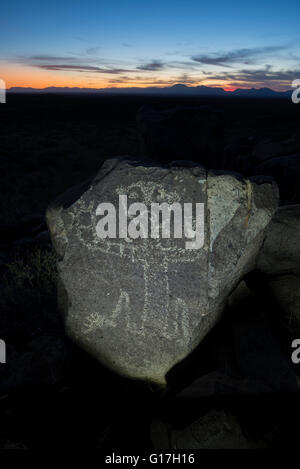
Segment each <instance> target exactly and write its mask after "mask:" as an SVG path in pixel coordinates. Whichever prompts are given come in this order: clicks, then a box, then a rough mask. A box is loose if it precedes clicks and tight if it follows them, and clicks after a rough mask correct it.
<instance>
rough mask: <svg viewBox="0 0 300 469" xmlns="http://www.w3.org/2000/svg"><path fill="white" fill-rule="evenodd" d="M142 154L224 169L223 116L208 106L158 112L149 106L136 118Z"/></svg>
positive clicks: (148, 156) (180, 107) (174, 108)
mask: <svg viewBox="0 0 300 469" xmlns="http://www.w3.org/2000/svg"><path fill="white" fill-rule="evenodd" d="M136 120H137V126H138V131H139V138H140V143H141V153H142V155H143V156H144V157H147V158H152V159H159V160H168V161H173V160H182V159H184V158H185V155H189V156H188V158H189V159H191V160H193V161H198V162H199V163H201V164H203V165H205V166H206V167H208V168H214V169H216V168H223V148H224V119H223V112H222V111H216V110H213V109H211V108H209V107H208V106H197V107H196V106H194V107H192V106H177V107H173V108H169V109H165V110H158V109H155V108H153V107H152V106H148V105H145V106H143V107H142V108H141V109H139V111H138V112H137V116H136Z"/></svg>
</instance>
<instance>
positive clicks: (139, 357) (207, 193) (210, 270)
mask: <svg viewBox="0 0 300 469" xmlns="http://www.w3.org/2000/svg"><path fill="white" fill-rule="evenodd" d="M124 194H126V195H127V202H128V207H129V206H130V205H131V204H132V203H136V202H138V203H144V204H145V205H146V207H147V208H149V211H150V206H151V203H159V204H161V203H164V202H165V203H168V204H170V205H171V204H173V203H178V204H181V205H180V206H183V204H184V203H191V204H196V203H203V204H204V216H205V219H204V244H203V246H202V247H200V248H199V249H187V248H186V241H187V239H186V238H184V237H183V238H174V237H173V236H172V234H173V222H174V219H173V218H172V219H171V238H169V239H167V238H164V239H162V238H161V237H159V238H156V239H153V238H150V237H149V238H137V239H132V238H131V237H129V236H128V238H127V239H124V238H121V239H120V238H119V237H116V238H114V239H111V238H106V239H101V238H99V236H98V235H97V226H98V222H99V219H101V217H100V216H99V215H97V214H96V210H97V207H98V206H99V204H100V203H104V202H110V203H112V204H113V205H114V206H115V207H116V209H117V211H118V208H119V201H120V199H119V196H120V195H124ZM277 202H278V193H277V187H276V185H274V183H267V184H264V183H261V181H256V182H255V181H253V182H250V181H249V180H243V179H238V178H237V177H236V175H232V174H219V175H218V174H213V173H207V172H206V171H205V170H204V169H203V168H202V167H200V166H197V165H194V164H190V165H189V166H180V164H179V163H176V162H175V163H173V164H172V165H171V166H170V165H169V166H159V165H154V164H151V165H150V164H146V163H143V162H134V161H133V160H129V159H126V158H120V159H112V160H108V161H106V162H105V164H104V165H103V166H102V168H101V170H100V171H99V173H98V174H97V176H96V177H95V179H94V180H93V182H92V183H91V184H89V185H85V186H83V187H82V188H81V189H80V190H79V192H78V193H77V194H76V191H75V192H73V193H71V194H69V195H66V196H65V197H63V198H62V199H61V201H57V202H56V203H55V204H53V205H52V206H51V207H50V208H49V209H48V212H47V222H48V225H49V228H50V232H51V238H52V241H53V244H54V247H55V249H56V252H57V255H58V271H59V307H60V309H61V310H62V312H63V314H64V318H65V325H66V330H67V332H68V334H69V336H70V337H71V338H72V339H73V340H74V341H75V342H76V343H78V344H79V345H80V346H82V347H83V348H84V349H85V350H87V351H88V352H90V353H91V354H92V355H93V356H95V357H96V358H97V359H98V360H99V361H101V362H102V363H103V364H105V365H106V366H108V367H110V368H111V369H113V370H115V371H116V372H118V373H120V374H123V375H125V376H129V377H132V378H137V379H145V380H149V381H153V382H157V383H161V384H163V383H164V382H165V374H166V373H167V372H168V370H170V368H171V367H172V366H173V365H174V364H176V363H177V362H178V361H180V360H181V359H183V358H184V357H186V356H187V355H188V354H189V353H190V352H191V351H192V350H193V349H194V348H195V347H196V346H197V345H198V343H199V342H200V341H201V339H202V338H203V337H204V336H205V335H206V334H207V332H208V331H209V330H210V329H211V328H212V327H213V325H214V324H215V323H216V321H217V320H218V318H219V316H220V314H221V312H222V309H223V307H224V303H225V301H226V298H227V295H228V293H229V292H230V291H231V290H232V289H233V288H234V287H235V285H236V284H237V283H238V282H239V280H240V279H241V277H242V276H243V275H244V274H245V273H247V272H248V271H249V270H250V269H252V268H253V267H254V265H255V257H256V255H257V253H258V250H259V249H260V246H261V243H262V240H263V236H264V230H265V228H266V226H267V225H268V223H269V221H270V219H271V217H272V215H273V213H274V211H275V210H276V207H277ZM98 213H99V212H98ZM129 223H131V222H129ZM193 226H194V225H193Z"/></svg>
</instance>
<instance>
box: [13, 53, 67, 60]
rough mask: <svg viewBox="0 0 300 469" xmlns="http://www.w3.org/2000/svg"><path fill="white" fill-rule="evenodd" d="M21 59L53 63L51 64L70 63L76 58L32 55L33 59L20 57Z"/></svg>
mask: <svg viewBox="0 0 300 469" xmlns="http://www.w3.org/2000/svg"><path fill="white" fill-rule="evenodd" d="M20 59H23V60H25V61H26V60H36V61H38V62H46V61H48V62H49V61H51V62H61V61H63V62H68V61H69V60H70V61H72V60H74V57H69V56H68V57H60V56H58V55H47V54H46V55H32V56H31V57H20Z"/></svg>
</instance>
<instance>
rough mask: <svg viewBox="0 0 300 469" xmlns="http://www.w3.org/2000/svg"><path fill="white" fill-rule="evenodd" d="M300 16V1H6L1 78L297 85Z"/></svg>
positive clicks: (13, 81) (60, 82)
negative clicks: (294, 81)
mask: <svg viewBox="0 0 300 469" xmlns="http://www.w3.org/2000/svg"><path fill="white" fill-rule="evenodd" d="M299 22H300V2H299V0H298V1H295V0H287V1H285V2H282V1H281V2H280V1H278V0H275V1H272V2H271V1H264V2H259V1H256V0H254V1H251V2H250V1H244V2H237V1H227V2H225V1H214V2H212V1H211V2H202V1H194V0H186V1H176V0H173V1H169V0H161V1H157V0H152V2H145V1H144V2H142V1H126V0H124V1H120V0H110V1H106V0H104V1H94V0H93V1H85V2H84V1H78V0H74V1H69V0H68V1H66V0H61V1H57V0H54V1H52V2H51V3H50V2H45V1H42V0H41V1H27V2H24V1H17V0H11V1H10V2H8V3H6V4H5V5H3V6H2V7H1V19H0V78H4V79H5V80H6V81H7V82H8V84H9V85H11V86H13V85H17V86H22V84H23V85H24V86H30V85H32V86H38V87H43V86H47V85H49V86H53V85H55V84H57V86H67V85H68V86H89V87H102V86H103V87H104V86H151V85H154V86H166V85H172V84H174V83H178V82H181V83H186V84H189V85H191V86H193V85H200V84H205V85H209V86H222V87H226V88H235V87H238V86H241V87H252V86H255V87H260V86H269V87H272V88H274V89H288V88H289V87H290V83H291V81H292V80H293V79H295V78H300V32H299V31H300V28H299ZM1 71H2V72H1ZM297 74H298V75H297Z"/></svg>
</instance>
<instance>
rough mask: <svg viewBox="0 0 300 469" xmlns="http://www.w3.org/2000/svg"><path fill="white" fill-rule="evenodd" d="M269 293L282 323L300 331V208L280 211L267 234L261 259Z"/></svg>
mask: <svg viewBox="0 0 300 469" xmlns="http://www.w3.org/2000/svg"><path fill="white" fill-rule="evenodd" d="M257 267H258V269H259V270H260V271H261V272H262V273H263V274H264V278H263V280H264V282H265V290H266V293H267V294H269V296H270V297H271V298H272V299H273V300H274V301H275V304H276V305H277V306H278V309H279V311H280V313H281V316H280V318H281V321H282V322H283V324H285V325H286V326H287V327H288V328H289V329H290V330H291V331H294V332H295V333H299V331H300V205H287V206H283V207H279V209H278V210H277V212H276V214H275V216H274V217H273V219H272V221H271V223H270V224H269V226H268V229H267V231H266V239H265V241H264V243H263V246H262V248H261V251H260V253H259V255H258V258H257Z"/></svg>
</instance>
